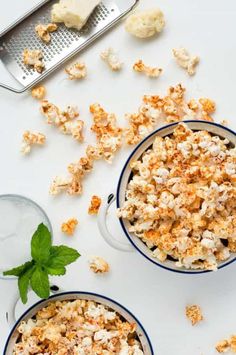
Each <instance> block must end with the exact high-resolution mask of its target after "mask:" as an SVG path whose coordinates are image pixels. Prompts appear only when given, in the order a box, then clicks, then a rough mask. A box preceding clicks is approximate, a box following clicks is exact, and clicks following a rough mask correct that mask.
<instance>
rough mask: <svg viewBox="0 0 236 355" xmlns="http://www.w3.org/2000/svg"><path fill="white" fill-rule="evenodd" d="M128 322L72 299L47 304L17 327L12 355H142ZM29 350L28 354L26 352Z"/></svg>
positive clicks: (91, 303) (109, 311)
mask: <svg viewBox="0 0 236 355" xmlns="http://www.w3.org/2000/svg"><path fill="white" fill-rule="evenodd" d="M136 328H137V326H136V324H135V323H130V322H128V321H126V320H125V319H124V317H122V316H121V315H120V314H119V313H117V312H116V311H114V310H112V309H111V308H110V307H108V306H106V305H103V304H101V303H97V302H94V301H90V300H84V299H75V300H68V301H56V302H51V303H49V304H48V305H47V306H46V307H45V308H43V309H41V310H39V311H38V312H37V314H36V316H35V317H34V318H30V319H27V320H25V321H22V322H21V323H20V325H19V326H18V328H17V332H18V334H17V342H16V343H15V344H14V348H13V350H12V351H13V354H15V355H16V354H23V352H24V353H26V352H27V353H29V354H48V355H49V354H58V355H65V354H68V349H69V351H70V353H71V354H74V355H79V354H81V355H82V354H84V355H85V354H88V355H89V354H104V355H108V354H109V355H112V354H118V353H119V354H120V355H128V354H130V355H131V354H132V355H144V352H143V349H142V345H141V342H140V340H139V337H138V335H137V332H136ZM28 349H29V351H28Z"/></svg>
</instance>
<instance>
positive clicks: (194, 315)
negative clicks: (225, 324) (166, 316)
mask: <svg viewBox="0 0 236 355" xmlns="http://www.w3.org/2000/svg"><path fill="white" fill-rule="evenodd" d="M186 317H187V318H188V319H189V320H190V321H191V323H192V325H195V324H197V323H199V322H201V321H202V320H203V316H202V311H201V308H200V307H199V306H197V305H193V306H187V307H186Z"/></svg>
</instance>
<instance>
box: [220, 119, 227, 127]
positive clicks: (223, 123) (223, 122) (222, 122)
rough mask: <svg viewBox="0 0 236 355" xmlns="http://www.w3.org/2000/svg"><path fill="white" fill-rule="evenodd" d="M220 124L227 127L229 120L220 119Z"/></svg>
mask: <svg viewBox="0 0 236 355" xmlns="http://www.w3.org/2000/svg"><path fill="white" fill-rule="evenodd" d="M220 124H221V125H222V126H225V127H228V126H229V121H228V120H222V121H220Z"/></svg>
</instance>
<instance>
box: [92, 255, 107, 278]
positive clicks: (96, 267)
mask: <svg viewBox="0 0 236 355" xmlns="http://www.w3.org/2000/svg"><path fill="white" fill-rule="evenodd" d="M89 267H90V269H91V270H92V271H93V272H94V273H95V274H97V273H99V274H103V273H106V272H108V271H109V269H110V267H109V265H108V263H107V262H106V261H105V260H104V259H102V258H100V257H99V256H93V257H91V258H90V260H89Z"/></svg>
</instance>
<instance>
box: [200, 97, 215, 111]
mask: <svg viewBox="0 0 236 355" xmlns="http://www.w3.org/2000/svg"><path fill="white" fill-rule="evenodd" d="M199 102H200V104H201V105H202V109H203V111H205V112H206V113H213V112H215V110H216V105H215V102H214V101H212V100H210V99H206V98H201V99H199Z"/></svg>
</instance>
